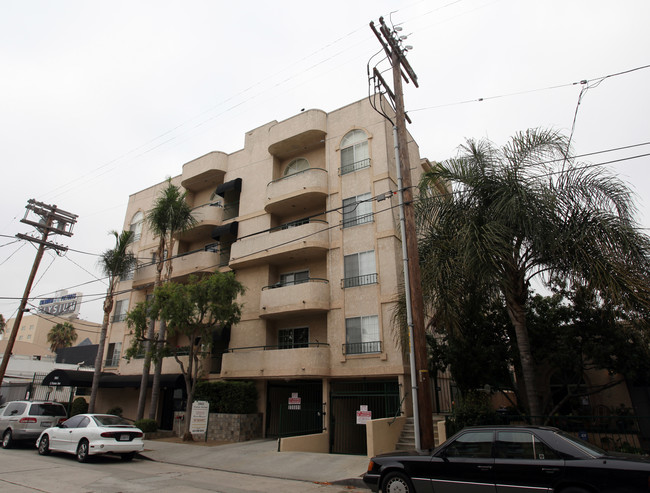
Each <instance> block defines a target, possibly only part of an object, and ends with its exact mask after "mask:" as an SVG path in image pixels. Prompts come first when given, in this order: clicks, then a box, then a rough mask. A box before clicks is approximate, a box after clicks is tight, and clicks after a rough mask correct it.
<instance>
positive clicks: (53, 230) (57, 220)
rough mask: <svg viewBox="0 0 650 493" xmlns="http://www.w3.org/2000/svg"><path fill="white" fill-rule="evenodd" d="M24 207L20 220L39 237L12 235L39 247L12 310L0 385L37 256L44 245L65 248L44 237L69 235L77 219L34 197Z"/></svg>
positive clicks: (36, 266)
mask: <svg viewBox="0 0 650 493" xmlns="http://www.w3.org/2000/svg"><path fill="white" fill-rule="evenodd" d="M25 209H26V211H25V217H24V218H23V219H21V221H20V222H22V223H24V224H28V225H30V226H34V227H35V228H36V229H38V231H40V233H41V237H40V238H35V237H33V236H29V235H25V234H22V233H18V234H16V238H20V239H21V240H27V241H30V242H34V243H38V245H39V247H38V251H37V252H36V258H35V259H34V263H33V264H32V270H31V272H30V274H29V278H28V280H27V285H26V286H25V291H24V293H23V297H22V300H21V302H20V306H19V307H18V313H17V314H16V319H15V320H14V325H13V328H12V329H11V334H10V335H9V339H8V340H7V347H6V348H5V352H4V356H3V357H2V362H1V363H0V385H2V381H3V380H4V377H5V373H6V372H7V366H8V364H9V359H10V358H11V352H12V351H13V348H14V343H15V342H16V336H17V335H18V329H19V327H20V324H21V322H22V320H23V313H25V311H26V309H25V307H26V306H27V299H28V298H29V293H30V291H31V289H32V285H33V284H34V278H35V277H36V272H37V271H38V266H39V265H40V263H41V259H42V258H43V253H45V249H46V248H52V249H54V250H57V251H66V250H67V249H68V248H67V247H64V246H63V245H57V244H56V243H52V242H50V241H47V238H48V236H49V235H50V234H61V235H64V236H72V228H73V226H74V224H75V223H76V222H77V217H79V216H77V215H76V214H71V213H70V212H66V211H63V210H61V209H58V208H57V206H56V205H47V204H44V203H42V202H38V201H36V200H34V199H31V200H29V201H27V205H26V206H25ZM30 211H31V212H33V213H34V214H36V215H37V216H40V218H41V219H40V221H38V222H36V221H32V220H30V219H28V218H27V216H28V215H29V213H30Z"/></svg>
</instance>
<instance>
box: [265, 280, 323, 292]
mask: <svg viewBox="0 0 650 493" xmlns="http://www.w3.org/2000/svg"><path fill="white" fill-rule="evenodd" d="M306 282H321V283H324V284H327V283H329V281H328V280H327V279H321V278H318V277H308V278H307V279H297V280H295V281H285V282H276V283H275V284H271V285H269V286H264V287H263V288H262V291H266V290H267V289H276V288H284V287H286V286H294V285H296V284H304V283H306Z"/></svg>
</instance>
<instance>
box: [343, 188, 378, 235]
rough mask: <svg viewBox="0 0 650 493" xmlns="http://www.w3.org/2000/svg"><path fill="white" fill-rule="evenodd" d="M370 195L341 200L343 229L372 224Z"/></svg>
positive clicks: (365, 194)
mask: <svg viewBox="0 0 650 493" xmlns="http://www.w3.org/2000/svg"><path fill="white" fill-rule="evenodd" d="M370 198H371V197H370V194H369V193H364V194H362V195H357V196H356V197H350V198H347V199H343V227H344V228H350V227H352V226H357V225H359V224H365V223H371V222H372V202H371V201H370Z"/></svg>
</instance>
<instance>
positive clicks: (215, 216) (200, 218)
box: [176, 204, 225, 241]
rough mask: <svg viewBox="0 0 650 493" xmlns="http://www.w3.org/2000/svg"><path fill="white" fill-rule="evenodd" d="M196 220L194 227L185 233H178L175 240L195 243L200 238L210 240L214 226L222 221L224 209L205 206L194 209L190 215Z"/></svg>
mask: <svg viewBox="0 0 650 493" xmlns="http://www.w3.org/2000/svg"><path fill="white" fill-rule="evenodd" d="M192 215H193V216H194V219H196V221H197V223H196V225H195V226H194V227H193V228H192V229H189V230H187V231H183V232H182V233H178V234H177V235H176V238H177V239H178V240H181V241H196V240H200V239H202V238H210V233H211V232H212V229H213V228H214V227H215V226H218V225H220V224H221V223H222V222H223V221H224V220H225V217H224V208H223V207H217V206H212V205H210V204H205V205H203V206H199V207H197V208H195V210H194V213H193V214H192Z"/></svg>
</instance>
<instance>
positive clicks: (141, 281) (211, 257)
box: [133, 251, 220, 287]
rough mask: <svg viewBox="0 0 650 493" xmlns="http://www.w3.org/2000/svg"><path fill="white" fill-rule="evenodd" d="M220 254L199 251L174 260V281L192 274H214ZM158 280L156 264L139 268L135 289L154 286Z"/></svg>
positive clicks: (134, 284)
mask: <svg viewBox="0 0 650 493" xmlns="http://www.w3.org/2000/svg"><path fill="white" fill-rule="evenodd" d="M219 263H220V254H219V253H215V252H213V251H197V252H190V253H187V254H185V255H180V256H178V257H176V258H174V259H173V260H172V279H174V280H175V281H179V280H181V279H182V278H184V277H187V276H189V275H190V274H195V273H199V272H214V271H215V270H217V268H218V267H219ZM164 272H165V271H164V270H163V274H164ZM155 280H156V264H146V265H143V266H141V267H139V268H138V269H137V270H136V271H135V275H134V276H133V287H141V286H146V285H147V284H153V283H154V282H155Z"/></svg>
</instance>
